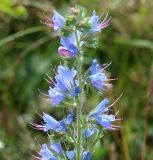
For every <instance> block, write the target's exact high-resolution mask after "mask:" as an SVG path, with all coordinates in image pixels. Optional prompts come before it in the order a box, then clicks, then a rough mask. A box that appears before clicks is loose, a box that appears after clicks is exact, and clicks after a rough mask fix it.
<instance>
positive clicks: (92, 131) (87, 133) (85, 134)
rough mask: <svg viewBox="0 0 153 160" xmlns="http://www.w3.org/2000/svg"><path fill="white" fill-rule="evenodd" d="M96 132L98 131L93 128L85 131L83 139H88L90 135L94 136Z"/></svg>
mask: <svg viewBox="0 0 153 160" xmlns="http://www.w3.org/2000/svg"><path fill="white" fill-rule="evenodd" d="M97 132H98V129H97V128H96V127H93V128H88V129H85V130H84V132H83V134H84V137H85V138H89V137H91V136H92V135H94V134H96V133H97Z"/></svg>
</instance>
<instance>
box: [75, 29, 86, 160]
mask: <svg viewBox="0 0 153 160" xmlns="http://www.w3.org/2000/svg"><path fill="white" fill-rule="evenodd" d="M75 37H76V42H77V47H78V49H79V52H80V53H79V57H78V65H77V73H78V80H79V86H80V89H81V93H80V95H79V96H78V105H77V143H76V160H81V146H82V143H81V139H82V127H81V116H82V112H81V111H82V107H83V94H84V93H83V92H84V91H83V79H82V62H83V52H81V49H80V42H79V39H78V34H77V31H76V30H75Z"/></svg>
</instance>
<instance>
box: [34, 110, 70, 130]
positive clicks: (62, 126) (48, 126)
mask: <svg viewBox="0 0 153 160" xmlns="http://www.w3.org/2000/svg"><path fill="white" fill-rule="evenodd" d="M42 118H43V120H44V122H45V124H44V125H38V124H35V123H32V126H34V127H35V128H36V129H38V130H43V131H45V132H47V131H54V132H57V133H66V131H67V127H68V126H69V125H71V124H72V122H73V113H70V114H68V116H67V117H66V118H65V119H63V120H61V121H57V120H56V119H55V118H53V117H52V116H50V115H48V114H46V113H43V117H42Z"/></svg>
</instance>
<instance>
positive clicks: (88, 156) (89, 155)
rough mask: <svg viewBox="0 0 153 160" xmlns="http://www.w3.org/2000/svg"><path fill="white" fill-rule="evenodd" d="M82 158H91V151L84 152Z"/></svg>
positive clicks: (86, 159) (89, 159) (84, 159)
mask: <svg viewBox="0 0 153 160" xmlns="http://www.w3.org/2000/svg"><path fill="white" fill-rule="evenodd" d="M82 160H91V153H90V152H89V151H86V152H83V157H82Z"/></svg>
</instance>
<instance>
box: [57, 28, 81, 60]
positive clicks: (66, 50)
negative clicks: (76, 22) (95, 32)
mask: <svg viewBox="0 0 153 160" xmlns="http://www.w3.org/2000/svg"><path fill="white" fill-rule="evenodd" d="M77 35H78V41H79V44H80V47H81V46H82V45H83V42H81V32H80V31H77ZM60 43H61V45H62V46H60V47H59V49H58V53H59V55H61V56H63V57H66V58H75V57H76V56H77V54H78V53H79V49H78V47H77V42H76V37H75V34H74V33H71V34H70V35H69V36H68V37H62V38H61V40H60Z"/></svg>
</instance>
